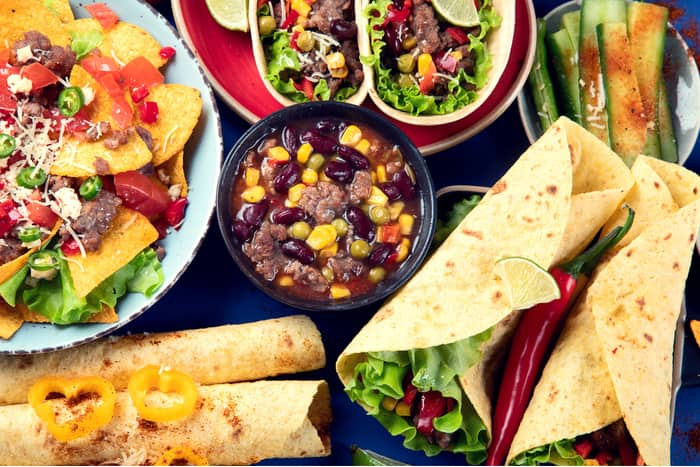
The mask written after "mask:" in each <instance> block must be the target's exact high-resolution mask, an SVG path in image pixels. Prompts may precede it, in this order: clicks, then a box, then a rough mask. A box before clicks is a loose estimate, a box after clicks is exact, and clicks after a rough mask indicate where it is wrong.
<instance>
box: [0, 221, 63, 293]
mask: <svg viewBox="0 0 700 467" xmlns="http://www.w3.org/2000/svg"><path fill="white" fill-rule="evenodd" d="M62 223H63V221H61V220H60V219H59V220H58V222H56V225H54V227H53V229H51V233H49V235H48V236H47V237H46V238H45V239H44V241H43V242H42V245H45V244H46V242H48V241H49V240H51V239H52V238H53V236H54V235H56V232H58V229H59V228H60V227H61V224H62ZM36 250H38V248H31V249H29V250H27V251H26V252H24V254H23V255H21V256H18V257H17V258H15V259H13V260H12V261H10V262H8V263H5V264H3V265H2V266H0V284H2V283H3V282H5V281H6V280H8V279H9V278H10V277H12V276H13V275H14V274H15V273H16V272H17V271H19V270H20V269H22V266H24V263H26V262H27V258H29V255H31V254H32V253H34V252H35V251H36ZM0 301H1V300H0Z"/></svg>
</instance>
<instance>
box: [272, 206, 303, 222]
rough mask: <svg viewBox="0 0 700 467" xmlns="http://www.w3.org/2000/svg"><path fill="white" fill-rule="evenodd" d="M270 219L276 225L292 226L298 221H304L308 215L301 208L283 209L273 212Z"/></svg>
mask: <svg viewBox="0 0 700 467" xmlns="http://www.w3.org/2000/svg"><path fill="white" fill-rule="evenodd" d="M270 218H271V219H272V222H274V223H275V224H282V225H292V224H293V223H295V222H297V221H301V220H304V219H305V218H306V213H305V212H304V210H303V209H301V208H281V209H276V210H275V211H273V212H272V215H271V216H270Z"/></svg>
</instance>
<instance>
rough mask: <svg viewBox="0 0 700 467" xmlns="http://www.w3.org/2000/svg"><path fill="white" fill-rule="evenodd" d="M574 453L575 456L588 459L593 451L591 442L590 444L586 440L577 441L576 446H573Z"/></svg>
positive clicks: (589, 441)
mask: <svg viewBox="0 0 700 467" xmlns="http://www.w3.org/2000/svg"><path fill="white" fill-rule="evenodd" d="M574 451H576V454H578V455H579V456H581V457H582V458H584V459H588V456H589V455H590V454H591V451H593V442H591V440H590V439H588V438H584V439H582V440H581V441H577V442H576V444H574Z"/></svg>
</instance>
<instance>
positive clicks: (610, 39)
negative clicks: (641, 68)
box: [596, 23, 647, 166]
mask: <svg viewBox="0 0 700 467" xmlns="http://www.w3.org/2000/svg"><path fill="white" fill-rule="evenodd" d="M596 32H597V36H598V46H599V47H600V66H601V71H602V73H603V85H604V88H605V97H606V101H607V102H606V110H607V115H608V130H609V131H610V143H611V144H610V146H611V147H612V149H613V151H615V152H616V153H617V154H618V155H619V156H620V157H622V159H623V160H624V161H625V163H626V164H627V165H629V166H631V165H632V163H633V162H634V160H635V159H636V158H637V156H638V155H639V154H641V152H642V148H643V147H644V141H645V137H646V132H647V119H646V118H645V117H644V108H643V107H642V98H641V96H640V94H639V85H638V84H637V77H636V75H635V74H634V71H633V70H632V55H631V54H630V43H629V40H628V38H627V24H626V23H603V24H599V25H598V26H597V28H596Z"/></svg>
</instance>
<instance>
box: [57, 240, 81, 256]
mask: <svg viewBox="0 0 700 467" xmlns="http://www.w3.org/2000/svg"><path fill="white" fill-rule="evenodd" d="M61 251H62V252H63V254H64V255H66V256H75V255H77V254H78V253H80V245H78V242H77V241H76V240H75V239H74V238H73V237H71V238H69V239H68V240H66V241H65V242H63V243H61Z"/></svg>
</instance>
